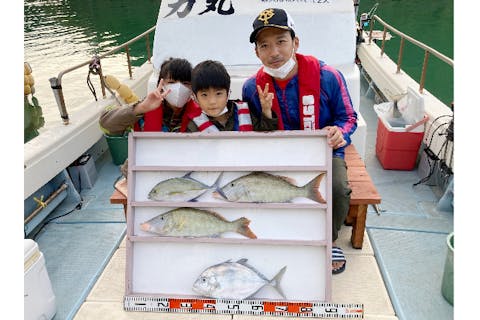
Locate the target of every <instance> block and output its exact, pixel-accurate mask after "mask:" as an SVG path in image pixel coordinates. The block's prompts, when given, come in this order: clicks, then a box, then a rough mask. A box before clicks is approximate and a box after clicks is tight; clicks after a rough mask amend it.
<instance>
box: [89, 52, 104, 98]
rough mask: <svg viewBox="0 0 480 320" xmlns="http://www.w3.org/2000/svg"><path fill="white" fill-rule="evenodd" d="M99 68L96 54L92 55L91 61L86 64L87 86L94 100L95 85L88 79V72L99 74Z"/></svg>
mask: <svg viewBox="0 0 480 320" xmlns="http://www.w3.org/2000/svg"><path fill="white" fill-rule="evenodd" d="M101 68H102V67H101V64H100V58H99V57H98V56H94V57H93V58H92V62H90V64H89V65H88V75H87V86H88V88H89V89H90V92H91V93H92V94H93V97H94V98H95V101H98V99H97V93H96V91H95V87H94V86H93V83H92V80H90V74H94V75H99V74H100V69H101Z"/></svg>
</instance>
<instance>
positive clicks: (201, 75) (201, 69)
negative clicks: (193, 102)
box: [192, 60, 230, 93]
mask: <svg viewBox="0 0 480 320" xmlns="http://www.w3.org/2000/svg"><path fill="white" fill-rule="evenodd" d="M208 88H216V89H225V90H227V92H228V91H230V75H229V74H228V72H227V69H225V66H224V65H223V64H222V63H221V62H219V61H213V60H205V61H203V62H200V63H199V64H197V65H196V66H195V68H193V71H192V91H193V93H197V92H198V91H199V90H204V89H208Z"/></svg>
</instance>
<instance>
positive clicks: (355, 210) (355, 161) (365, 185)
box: [345, 145, 382, 249]
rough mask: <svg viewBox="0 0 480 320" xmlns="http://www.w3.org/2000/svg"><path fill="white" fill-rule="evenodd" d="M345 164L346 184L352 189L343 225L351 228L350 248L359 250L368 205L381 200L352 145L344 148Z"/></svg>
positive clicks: (361, 243)
mask: <svg viewBox="0 0 480 320" xmlns="http://www.w3.org/2000/svg"><path fill="white" fill-rule="evenodd" d="M345 162H346V163H347V175H348V183H349V185H350V188H351V189H352V193H351V194H350V209H349V210H348V215H347V218H346V219H345V224H346V225H349V226H352V237H351V239H350V241H351V242H352V247H354V248H356V249H361V248H362V245H363V235H364V233H365V224H366V220H367V209H368V205H369V204H371V205H375V204H379V203H380V202H381V201H382V198H381V197H380V194H379V193H378V191H377V188H375V185H374V184H373V181H372V179H371V178H370V175H369V174H368V172H367V168H366V167H365V163H364V162H363V160H362V157H361V156H360V155H359V154H358V152H357V149H355V146H354V145H349V146H348V147H347V148H345Z"/></svg>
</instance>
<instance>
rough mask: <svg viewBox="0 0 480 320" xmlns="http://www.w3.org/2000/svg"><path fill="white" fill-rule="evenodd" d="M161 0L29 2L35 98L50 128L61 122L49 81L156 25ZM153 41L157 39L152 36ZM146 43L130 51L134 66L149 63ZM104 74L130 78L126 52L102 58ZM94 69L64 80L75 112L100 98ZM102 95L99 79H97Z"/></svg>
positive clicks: (27, 30) (28, 48)
mask: <svg viewBox="0 0 480 320" xmlns="http://www.w3.org/2000/svg"><path fill="white" fill-rule="evenodd" d="M159 8H160V1H159V0H136V1H129V0H115V1H113V0H111V1H107V0H63V1H61V0H56V1H51V0H50V1H46V0H24V61H27V62H28V63H29V64H30V65H31V67H32V74H33V77H34V79H35V97H36V98H37V99H38V100H39V102H40V105H41V106H42V109H43V114H44V118H45V122H46V125H45V127H44V128H42V129H41V130H40V132H41V131H42V130H45V129H46V128H47V127H48V124H49V123H52V122H61V118H60V115H59V112H58V108H57V104H56V102H55V98H54V96H53V93H52V90H51V88H50V82H49V80H48V79H49V78H51V77H56V76H57V75H58V73H59V72H60V71H62V70H64V69H67V68H70V67H73V66H75V65H78V64H81V63H83V62H85V61H88V60H89V59H91V58H92V57H93V56H94V55H95V54H102V53H105V52H108V51H109V50H111V49H113V48H114V47H116V46H118V45H120V44H122V43H124V42H126V41H128V40H130V39H132V38H134V37H135V36H136V35H138V34H140V33H142V32H144V31H146V30H147V29H149V28H151V27H152V26H154V25H155V24H156V20H157V15H158V10H159ZM151 39H152V37H151ZM143 52H144V42H143V41H139V42H138V44H137V45H134V46H133V47H131V48H130V55H131V58H132V64H133V65H134V66H139V65H141V63H143V62H144V61H145V58H146V57H144V56H143V55H142V54H143ZM102 69H103V72H104V74H111V75H114V76H116V77H117V78H119V79H125V78H127V77H128V69H127V58H126V53H125V52H124V51H122V52H121V53H118V54H116V55H114V56H112V57H111V58H106V59H103V60H102ZM87 74H88V67H87V66H85V67H83V68H81V69H79V70H77V71H73V72H71V73H68V74H66V75H65V76H64V77H63V79H62V87H63V89H64V96H65V101H66V104H67V110H68V112H69V113H71V112H72V111H74V110H75V106H77V107H78V106H82V103H84V102H85V101H86V100H89V101H93V100H94V97H93V95H92V94H91V93H90V91H89V90H88V87H87V83H86V80H87ZM92 80H93V81H92V82H93V83H94V87H95V90H96V92H97V96H99V97H100V96H101V89H100V84H99V82H98V76H96V77H94V78H93V79H92Z"/></svg>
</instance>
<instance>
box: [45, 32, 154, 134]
mask: <svg viewBox="0 0 480 320" xmlns="http://www.w3.org/2000/svg"><path fill="white" fill-rule="evenodd" d="M154 30H155V26H153V27H151V28H150V29H148V30H147V31H145V32H143V33H142V34H140V35H138V36H136V37H135V38H132V39H131V40H129V41H127V42H125V43H123V44H121V45H119V46H117V47H115V48H113V49H112V50H110V51H108V52H106V53H104V54H101V55H97V56H94V57H93V58H92V59H90V60H88V61H85V62H83V63H80V64H78V65H76V66H74V67H71V68H68V69H65V70H63V71H60V73H59V74H58V76H57V77H53V78H50V79H49V80H50V86H51V88H52V90H53V95H54V96H55V100H56V102H57V106H58V110H59V111H60V117H61V118H62V120H63V124H65V125H67V124H68V123H69V117H68V112H67V107H66V105H65V99H64V96H63V90H62V77H63V76H64V75H65V74H67V73H69V72H72V71H74V70H77V69H79V68H82V67H84V66H86V65H91V64H92V63H94V62H95V63H97V65H96V68H95V71H96V72H95V73H96V74H98V76H99V78H100V84H101V88H102V95H103V98H104V99H105V98H106V94H105V88H106V86H105V82H104V79H103V74H102V67H101V59H103V58H105V57H108V56H110V55H112V54H115V53H117V52H119V51H121V50H125V52H126V55H127V65H128V73H129V76H130V79H132V64H131V58H130V50H129V46H130V45H131V44H132V43H135V42H137V41H138V40H140V39H142V38H145V42H146V43H145V45H146V48H147V59H148V61H149V62H150V59H151V57H152V54H151V52H150V33H151V32H153V31H154Z"/></svg>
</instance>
